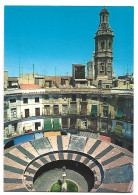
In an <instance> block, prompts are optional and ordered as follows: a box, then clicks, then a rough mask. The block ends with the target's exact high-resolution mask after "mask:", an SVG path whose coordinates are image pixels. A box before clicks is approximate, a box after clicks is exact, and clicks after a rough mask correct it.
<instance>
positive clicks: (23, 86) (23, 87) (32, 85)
mask: <svg viewBox="0 0 138 195" xmlns="http://www.w3.org/2000/svg"><path fill="white" fill-rule="evenodd" d="M20 88H21V89H40V88H42V87H41V86H39V85H34V84H20Z"/></svg>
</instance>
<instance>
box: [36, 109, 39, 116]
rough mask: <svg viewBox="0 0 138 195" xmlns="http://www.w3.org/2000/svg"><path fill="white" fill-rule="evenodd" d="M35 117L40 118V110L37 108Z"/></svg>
mask: <svg viewBox="0 0 138 195" xmlns="http://www.w3.org/2000/svg"><path fill="white" fill-rule="evenodd" d="M35 116H40V108H35Z"/></svg>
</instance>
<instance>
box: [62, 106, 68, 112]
mask: <svg viewBox="0 0 138 195" xmlns="http://www.w3.org/2000/svg"><path fill="white" fill-rule="evenodd" d="M62 114H68V106H67V105H62Z"/></svg>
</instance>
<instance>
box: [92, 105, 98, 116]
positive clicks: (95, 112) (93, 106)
mask: <svg viewBox="0 0 138 195" xmlns="http://www.w3.org/2000/svg"><path fill="white" fill-rule="evenodd" d="M91 115H94V116H97V105H92V108H91Z"/></svg>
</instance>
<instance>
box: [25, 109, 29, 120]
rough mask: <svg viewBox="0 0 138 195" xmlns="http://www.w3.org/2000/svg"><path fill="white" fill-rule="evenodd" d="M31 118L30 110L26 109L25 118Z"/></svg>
mask: <svg viewBox="0 0 138 195" xmlns="http://www.w3.org/2000/svg"><path fill="white" fill-rule="evenodd" d="M28 117H29V109H25V118H28Z"/></svg>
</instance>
